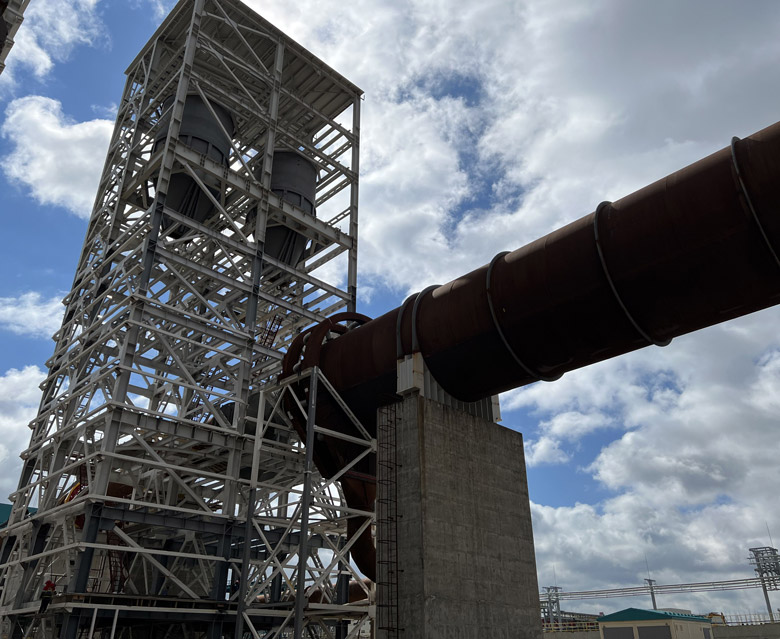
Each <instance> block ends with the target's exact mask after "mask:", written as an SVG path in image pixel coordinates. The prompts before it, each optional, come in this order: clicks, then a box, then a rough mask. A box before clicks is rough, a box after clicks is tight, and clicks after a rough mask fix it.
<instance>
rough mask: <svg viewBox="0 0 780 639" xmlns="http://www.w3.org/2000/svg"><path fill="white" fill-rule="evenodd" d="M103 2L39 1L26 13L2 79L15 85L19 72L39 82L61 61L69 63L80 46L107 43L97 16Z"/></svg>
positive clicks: (87, 0) (75, 0)
mask: <svg viewBox="0 0 780 639" xmlns="http://www.w3.org/2000/svg"><path fill="white" fill-rule="evenodd" d="M98 3H99V0H36V1H35V2H31V3H30V5H29V6H28V8H27V10H26V11H25V13H24V22H23V23H22V27H21V28H20V29H19V31H18V32H17V34H16V37H15V38H14V40H15V44H14V47H13V49H11V52H10V53H9V54H8V59H7V65H8V67H7V69H6V71H5V72H4V73H3V75H2V76H0V77H1V78H2V80H3V82H4V83H6V84H13V83H14V82H15V78H14V76H15V74H17V72H18V70H21V71H29V72H31V73H32V74H33V75H34V76H36V77H37V78H38V79H41V78H43V77H45V76H46V75H47V74H49V73H50V72H51V70H52V68H53V67H54V65H55V64H56V63H57V62H62V61H64V60H66V59H67V58H68V57H69V56H70V54H71V52H72V51H73V49H74V48H75V47H77V46H80V45H95V44H98V43H101V42H107V33H106V30H105V26H104V25H103V23H102V21H101V20H100V18H99V16H98V14H97V11H96V9H97V5H98Z"/></svg>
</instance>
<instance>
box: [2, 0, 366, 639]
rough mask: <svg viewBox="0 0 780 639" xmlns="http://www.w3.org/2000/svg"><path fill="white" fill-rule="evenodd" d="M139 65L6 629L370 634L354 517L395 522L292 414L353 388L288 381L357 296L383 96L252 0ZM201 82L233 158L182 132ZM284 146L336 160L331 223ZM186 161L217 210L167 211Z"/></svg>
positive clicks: (159, 35) (214, 1)
mask: <svg viewBox="0 0 780 639" xmlns="http://www.w3.org/2000/svg"><path fill="white" fill-rule="evenodd" d="M127 76H128V79H127V83H126V87H125V91H124V95H123V98H122V102H121V106H120V107H119V111H118V115H117V120H116V126H115V128H114V133H113V136H112V140H111V143H110V147H109V150H108V157H107V160H106V164H105V169H104V171H103V175H102V177H101V182H100V187H99V190H98V196H97V199H96V202H95V208H94V211H93V215H92V217H91V219H90V222H89V226H88V230H87V235H86V239H85V243H84V247H83V250H82V254H81V258H80V260H79V263H78V267H77V271H76V275H75V278H74V284H73V288H72V291H71V292H70V294H69V295H68V296H67V297H66V299H65V305H66V311H65V316H64V319H63V324H62V327H61V329H60V330H59V331H58V332H57V334H56V335H55V339H56V347H55V352H54V354H53V356H52V358H51V359H50V360H49V361H48V362H47V365H48V366H49V374H48V377H47V379H46V381H45V382H44V384H43V397H42V400H41V404H40V408H39V412H38V416H37V417H36V418H35V420H34V421H33V422H32V423H31V425H30V427H31V429H32V436H31V440H30V445H29V447H28V448H27V449H26V450H25V451H24V452H23V453H22V458H23V460H24V467H23V471H22V476H21V478H20V482H19V488H18V490H17V491H16V492H15V493H13V495H12V496H11V498H12V500H13V510H12V513H11V517H10V519H9V522H8V526H7V528H6V529H5V531H4V532H3V546H2V554H1V555H0V587H1V588H2V592H0V617H2V622H0V623H1V624H2V626H0V632H2V633H5V634H6V635H7V636H9V637H21V636H39V637H42V636H47V637H49V636H52V634H51V630H47V631H44V630H43V628H44V627H45V626H46V623H44V621H46V619H48V623H49V624H50V626H51V625H52V624H53V626H54V627H56V628H57V632H58V633H59V636H61V637H68V638H75V637H80V636H83V637H158V636H159V637H171V638H173V637H209V638H212V637H221V636H223V635H225V636H231V637H232V636H233V632H234V631H236V632H244V631H245V632H246V633H249V634H248V635H246V636H253V637H260V636H287V635H288V634H289V635H292V634H295V636H300V635H301V632H302V631H303V628H304V627H309V628H312V632H314V630H313V629H314V628H315V627H317V628H319V630H318V631H317V632H318V633H319V634H320V635H321V636H328V634H329V633H334V632H335V633H336V634H337V635H338V636H342V637H343V636H346V634H347V632H348V630H347V623H348V622H358V625H359V623H361V622H362V621H365V619H366V618H367V616H368V613H369V610H370V609H371V608H370V606H369V604H370V602H371V598H370V596H369V595H371V593H370V589H369V588H368V587H367V586H366V585H365V584H364V583H363V582H362V581H361V580H360V578H359V575H357V574H356V573H355V571H354V570H353V568H352V567H351V566H350V564H349V561H348V552H349V543H348V542H347V540H346V536H345V530H346V519H347V518H349V517H351V516H360V517H366V516H368V517H369V518H371V517H373V515H372V513H365V512H360V513H356V512H351V511H350V510H349V509H348V508H347V507H346V505H345V503H344V501H343V499H342V497H341V495H340V493H339V490H338V487H337V485H336V484H335V483H334V481H336V480H337V479H338V476H336V477H335V478H330V479H329V480H327V481H325V480H323V479H322V478H321V477H319V476H318V475H317V473H316V471H314V470H312V468H311V463H310V457H311V447H306V446H305V445H304V444H302V443H301V441H300V439H301V438H299V437H298V436H297V435H296V434H295V431H294V429H293V428H292V427H291V421H290V420H291V415H293V414H294V413H295V412H296V411H303V413H304V415H305V418H304V420H303V423H308V428H310V429H313V428H316V427H315V425H314V424H313V412H312V410H310V404H312V402H313V400H310V399H309V398H310V397H311V398H313V397H314V396H315V395H316V385H317V382H316V381H315V380H320V384H321V386H323V387H324V388H326V389H327V392H331V390H330V385H329V384H327V382H326V380H324V383H323V378H322V376H321V374H320V373H319V372H315V373H314V374H310V379H311V385H312V390H311V391H309V397H296V396H295V395H294V393H293V392H292V390H291V389H290V388H289V387H288V386H287V385H286V384H284V383H279V382H278V381H277V374H278V372H279V370H280V362H281V358H282V356H283V354H284V351H285V349H286V347H287V345H288V344H289V342H290V340H291V339H292V338H293V337H294V336H295V335H296V334H297V333H298V332H299V331H300V330H301V329H302V328H304V327H306V326H309V325H311V324H312V323H314V322H319V321H321V320H322V319H323V318H324V317H325V316H327V315H330V314H332V313H333V312H335V311H338V310H342V309H347V310H354V306H355V289H356V265H357V241H356V237H357V195H358V149H359V118H360V96H361V92H360V90H359V89H357V88H356V87H355V86H354V85H352V84H351V83H349V82H348V81H347V80H345V79H344V78H342V77H341V76H339V75H338V74H337V73H335V72H334V71H332V70H331V69H329V68H328V67H327V66H326V65H325V64H323V63H322V62H321V61H319V60H317V59H316V58H315V57H314V56H312V55H311V54H309V53H308V52H307V51H305V50H304V49H302V48H301V47H300V46H299V45H297V44H295V43H294V42H292V41H291V40H289V39H288V38H287V37H286V36H284V35H283V34H282V33H281V32H279V31H278V30H276V29H275V28H274V27H272V26H271V25H270V24H268V23H267V22H266V21H264V20H263V19H262V18H260V17H259V16H257V15H256V14H255V13H253V12H252V11H250V10H249V9H247V8H246V7H245V6H244V5H243V4H241V3H240V2H238V1H237V0H194V1H193V0H181V2H179V3H178V4H177V6H176V7H175V8H174V10H173V11H172V13H171V15H170V16H169V17H168V18H167V19H166V20H165V22H164V23H163V24H162V25H161V27H160V28H159V29H158V30H157V32H156V33H155V35H154V36H153V37H152V39H151V40H150V42H149V43H148V44H147V45H146V47H145V48H144V49H143V50H142V51H141V53H140V54H139V55H138V57H137V58H136V59H135V60H134V61H133V63H132V64H131V66H130V67H129V69H128V70H127ZM192 95H196V96H198V97H199V98H200V100H201V101H202V103H203V104H205V105H206V107H207V108H208V109H209V110H210V112H211V113H212V114H215V113H216V112H217V111H218V110H219V109H222V110H227V111H229V112H230V114H231V116H232V118H233V121H234V124H235V132H234V134H233V135H232V137H231V142H230V145H231V150H230V153H229V158H228V160H227V162H226V163H220V162H217V161H215V160H214V159H213V157H210V156H207V155H204V154H202V153H201V152H200V150H198V149H196V148H193V147H191V146H188V143H187V140H186V138H185V139H179V131H180V129H181V125H182V118H183V114H184V105H185V102H186V100H187V99H188V96H192ZM215 119H216V116H215ZM280 149H282V150H292V151H295V152H297V153H298V154H300V155H303V156H306V157H307V158H309V160H310V161H311V162H313V163H314V165H315V166H316V170H317V172H318V180H317V192H316V205H317V217H314V216H312V215H310V214H308V213H307V212H305V211H304V210H302V209H300V208H298V207H297V206H295V205H293V204H291V203H290V202H288V201H287V200H285V199H283V198H282V197H281V196H279V195H277V194H276V193H274V192H272V191H271V174H272V159H273V154H274V151H275V150H276V151H278V150H280ZM176 175H186V176H188V177H189V178H191V180H192V183H193V184H195V185H197V187H196V189H197V190H199V192H200V196H201V197H204V196H205V198H208V201H209V202H210V203H211V205H212V206H213V209H214V211H215V213H214V214H213V215H212V216H210V217H209V218H208V219H206V220H204V221H202V222H198V221H195V220H194V219H192V218H190V217H187V216H186V215H184V214H182V213H181V212H179V211H177V210H174V209H173V208H171V207H170V206H167V205H166V196H167V194H168V193H169V190H170V188H171V182H172V179H173V178H174V177H175V176H176ZM272 226H276V227H279V226H282V227H285V228H288V229H291V230H293V231H294V232H295V233H297V234H299V235H302V236H305V237H306V238H307V240H308V243H307V248H306V250H305V253H304V255H303V258H302V259H301V260H300V261H299V262H297V263H296V264H288V263H285V262H284V261H282V260H280V259H276V258H274V257H272V256H270V255H266V254H265V252H264V246H265V242H264V240H265V238H266V232H267V230H268V229H269V228H271V227H272ZM309 413H311V414H309ZM306 419H308V422H306ZM316 432H317V434H318V436H319V437H330V436H334V434H332V433H329V432H320V429H317V430H316ZM307 441H313V438H312V439H309V440H307ZM364 443H365V447H366V451H367V452H366V454H369V453H368V451H370V450H373V447H374V443H373V442H372V441H369V440H366V441H365V442H364ZM346 470H347V469H345V470H344V471H343V472H346ZM31 507H37V508H38V510H37V512H36V513H35V514H33V515H30V514H29V509H30V508H31ZM367 525H370V524H367ZM47 579H52V580H54V581H55V582H56V584H57V594H56V595H55V597H54V599H53V601H52V603H51V604H50V606H49V609H48V610H47V612H46V614H45V615H44V616H45V617H46V619H42V618H40V617H36V616H35V613H36V611H37V610H38V605H39V600H40V593H41V588H42V586H43V583H44V582H45V581H46V580H47ZM350 582H353V584H352V590H353V591H354V592H353V596H352V597H351V598H352V599H353V600H354V599H359V600H360V599H362V600H364V601H363V603H362V604H356V603H353V604H350V603H349V599H350V596H348V595H349V592H348V591H349V590H350V588H349V585H350ZM231 586H232V588H231ZM296 592H297V593H299V595H300V596H298V597H297V599H296V597H295V593H296ZM345 593H347V594H346V595H345ZM304 595H305V596H304ZM362 595H365V596H362ZM304 604H305V605H304ZM241 626H243V630H242V628H241ZM355 627H357V626H355ZM334 629H335V630H334ZM25 632H26V633H27V635H25V634H24V633H25ZM315 634H316V633H315ZM4 636H5V635H4ZM236 636H242V635H241V634H237V635H236Z"/></svg>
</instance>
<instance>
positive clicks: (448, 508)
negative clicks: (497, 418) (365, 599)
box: [377, 391, 541, 639]
mask: <svg viewBox="0 0 780 639" xmlns="http://www.w3.org/2000/svg"><path fill="white" fill-rule="evenodd" d="M393 418H394V422H395V429H394V434H393V430H392V429H390V428H387V429H382V428H381V427H380V441H379V446H380V468H379V501H378V521H379V524H378V531H379V532H378V557H379V566H378V568H379V571H378V582H379V584H378V590H377V596H378V599H377V604H378V607H379V610H378V620H379V621H380V624H379V626H380V627H379V628H378V632H377V637H379V638H380V639H393V638H394V637H403V639H438V638H439V637H441V638H442V639H444V638H447V639H477V638H480V639H482V638H485V637H489V638H490V639H510V638H511V639H539V638H540V637H541V622H540V610H539V594H538V593H539V590H538V586H537V579H536V561H535V558H534V545H533V534H532V530H531V512H530V506H529V501H528V484H527V480H526V473H525V462H524V456H523V439H522V435H520V433H517V432H515V431H512V430H509V429H507V428H504V427H502V426H499V425H497V424H496V423H494V422H492V421H489V420H486V419H483V418H481V417H474V416H472V415H470V414H468V413H466V412H464V411H462V410H459V409H457V408H451V407H449V406H445V405H443V404H441V403H438V402H436V401H433V400H431V399H426V398H425V397H423V396H421V395H420V393H419V392H418V391H414V392H411V393H409V394H407V395H406V396H405V397H404V399H403V401H402V402H401V403H400V404H397V405H396V407H395V409H394V413H393ZM388 433H389V435H388ZM388 436H389V437H391V438H392V437H394V438H395V442H392V441H391V442H390V443H391V444H392V443H394V446H393V447H392V449H393V450H394V452H395V459H394V460H393V459H392V458H388V457H385V458H384V459H385V461H386V460H387V459H390V463H384V464H383V463H382V452H381V449H382V446H383V445H385V449H386V450H388V449H387V447H386V444H387V443H388V442H387V441H386V438H387V437H388ZM383 440H385V441H383ZM388 475H390V476H391V480H390V481H388ZM393 493H394V497H393ZM393 509H394V510H395V513H393ZM386 535H388V536H389V537H390V538H391V541H392V537H395V542H396V543H395V548H394V549H392V548H391V549H390V550H389V551H388V548H387V540H386V539H382V537H383V536H386ZM383 544H384V545H385V547H384V548H383ZM388 602H389V603H388ZM383 606H384V608H383ZM382 626H384V628H383V627H382ZM394 626H396V627H394Z"/></svg>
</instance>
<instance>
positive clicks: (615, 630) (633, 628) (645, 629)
mask: <svg viewBox="0 0 780 639" xmlns="http://www.w3.org/2000/svg"><path fill="white" fill-rule="evenodd" d="M598 621H599V632H600V634H601V639H712V623H711V622H710V620H709V619H708V618H707V617H699V616H697V615H691V614H685V613H680V612H668V611H664V610H642V609H641V608H626V609H625V610H621V611H620V612H615V613H613V614H611V615H605V616H604V617H599V620H598Z"/></svg>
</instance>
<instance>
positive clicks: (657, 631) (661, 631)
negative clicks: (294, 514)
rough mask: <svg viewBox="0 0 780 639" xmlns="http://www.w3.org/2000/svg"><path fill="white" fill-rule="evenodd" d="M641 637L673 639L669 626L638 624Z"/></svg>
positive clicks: (645, 638)
mask: <svg viewBox="0 0 780 639" xmlns="http://www.w3.org/2000/svg"><path fill="white" fill-rule="evenodd" d="M637 631H638V632H639V639H672V630H671V628H669V626H637Z"/></svg>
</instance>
